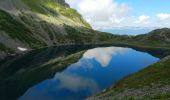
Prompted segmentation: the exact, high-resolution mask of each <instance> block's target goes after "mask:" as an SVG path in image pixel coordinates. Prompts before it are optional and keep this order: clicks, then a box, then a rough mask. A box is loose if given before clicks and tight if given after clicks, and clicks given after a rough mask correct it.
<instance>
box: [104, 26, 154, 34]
mask: <svg viewBox="0 0 170 100" xmlns="http://www.w3.org/2000/svg"><path fill="white" fill-rule="evenodd" d="M154 29H157V28H156V27H151V28H147V27H112V28H110V29H101V31H103V32H109V33H112V34H119V35H139V34H144V33H148V32H150V31H152V30H154Z"/></svg>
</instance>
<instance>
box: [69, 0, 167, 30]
mask: <svg viewBox="0 0 170 100" xmlns="http://www.w3.org/2000/svg"><path fill="white" fill-rule="evenodd" d="M66 2H67V3H69V4H70V5H71V7H72V8H74V9H76V10H77V11H78V12H79V13H81V15H82V16H83V18H84V19H86V21H88V22H89V23H90V24H91V25H92V26H93V28H95V29H107V28H108V29H109V28H112V27H127V26H128V27H170V0H66Z"/></svg>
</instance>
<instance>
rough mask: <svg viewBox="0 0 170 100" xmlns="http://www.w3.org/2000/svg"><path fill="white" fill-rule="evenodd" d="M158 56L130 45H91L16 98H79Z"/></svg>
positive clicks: (102, 88) (46, 99)
mask: <svg viewBox="0 0 170 100" xmlns="http://www.w3.org/2000/svg"><path fill="white" fill-rule="evenodd" d="M158 60H159V58H156V57H153V56H151V55H150V54H148V53H144V52H139V51H136V50H133V49H131V48H122V47H105V48H95V49H91V50H88V51H87V52H85V53H84V54H83V56H82V58H81V59H80V60H79V61H78V62H76V63H74V64H72V65H70V66H69V67H68V68H67V69H65V70H64V71H63V72H61V73H56V75H55V76H54V78H53V79H48V80H44V81H43V82H41V83H39V84H37V85H35V86H33V87H31V88H30V89H29V90H28V91H27V92H26V93H25V94H24V95H23V96H22V97H20V98H19V100H37V99H39V100H82V99H85V98H86V97H89V96H91V95H94V94H96V93H98V92H101V91H103V90H104V89H106V88H108V87H110V86H111V85H113V84H114V82H116V81H118V80H120V79H121V78H123V77H125V76H127V75H129V74H132V73H134V72H137V71H139V70H141V69H143V68H145V67H146V66H148V65H150V64H153V63H155V62H157V61H158Z"/></svg>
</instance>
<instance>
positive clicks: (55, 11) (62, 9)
mask: <svg viewBox="0 0 170 100" xmlns="http://www.w3.org/2000/svg"><path fill="white" fill-rule="evenodd" d="M22 1H23V2H24V3H25V4H26V5H27V6H28V7H29V8H30V9H31V11H34V12H37V13H41V14H44V15H53V16H58V15H62V16H65V17H67V18H69V19H71V20H73V21H79V22H81V23H82V24H84V25H85V26H86V27H87V28H91V26H90V25H89V24H88V23H87V22H86V21H84V20H83V18H82V16H81V15H80V14H79V13H78V12H77V11H76V10H74V9H72V8H69V7H67V6H64V5H61V4H59V3H57V2H55V1H53V0H22Z"/></svg>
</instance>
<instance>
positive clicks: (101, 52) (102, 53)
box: [83, 47, 129, 67]
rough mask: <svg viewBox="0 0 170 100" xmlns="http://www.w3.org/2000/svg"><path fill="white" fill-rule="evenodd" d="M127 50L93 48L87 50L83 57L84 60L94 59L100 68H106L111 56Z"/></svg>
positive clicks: (119, 48) (120, 48)
mask: <svg viewBox="0 0 170 100" xmlns="http://www.w3.org/2000/svg"><path fill="white" fill-rule="evenodd" d="M127 50H129V49H127V48H122V47H106V48H95V49H91V50H88V51H87V52H86V53H85V54H84V55H83V58H84V59H95V60H96V61H97V62H98V63H100V64H101V65H102V67H107V65H108V64H109V62H110V60H111V59H112V57H113V55H114V56H115V55H119V54H123V53H125V52H126V51H127Z"/></svg>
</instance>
